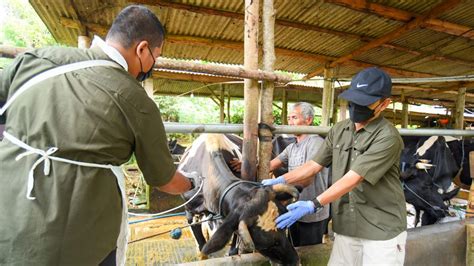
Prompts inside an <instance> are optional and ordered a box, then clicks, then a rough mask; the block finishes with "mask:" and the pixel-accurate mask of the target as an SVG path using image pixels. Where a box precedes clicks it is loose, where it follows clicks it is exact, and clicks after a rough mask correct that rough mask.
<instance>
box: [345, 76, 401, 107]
mask: <svg viewBox="0 0 474 266" xmlns="http://www.w3.org/2000/svg"><path fill="white" fill-rule="evenodd" d="M391 95H392V79H391V78H390V76H389V75H388V74H387V73H385V72H384V71H383V70H381V69H380V68H377V67H370V68H366V69H364V70H362V71H360V72H359V73H357V75H355V76H354V77H353V78H352V81H351V86H350V88H349V89H348V90H346V91H344V92H342V93H341V94H339V98H342V99H345V100H347V101H350V102H353V103H356V104H358V105H362V106H369V105H371V104H373V103H374V102H376V101H378V100H379V99H381V98H388V97H390V96H391Z"/></svg>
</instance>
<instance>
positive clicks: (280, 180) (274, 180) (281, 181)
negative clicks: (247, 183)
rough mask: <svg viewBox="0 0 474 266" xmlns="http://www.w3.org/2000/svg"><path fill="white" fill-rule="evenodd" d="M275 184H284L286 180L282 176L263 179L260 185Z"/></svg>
mask: <svg viewBox="0 0 474 266" xmlns="http://www.w3.org/2000/svg"><path fill="white" fill-rule="evenodd" d="M276 184H286V180H285V178H284V177H283V176H279V177H277V178H270V179H263V180H262V185H264V186H273V185H276Z"/></svg>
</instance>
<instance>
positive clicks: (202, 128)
mask: <svg viewBox="0 0 474 266" xmlns="http://www.w3.org/2000/svg"><path fill="white" fill-rule="evenodd" d="M164 124H165V130H166V133H224V134H228V133H234V134H241V133H242V132H243V128H244V126H243V125H242V124H232V125H222V124H183V123H164ZM275 128H276V129H275V131H274V133H275V134H319V135H326V134H327V133H328V132H329V129H330V127H316V126H275ZM398 132H400V135H402V136H463V137H474V130H459V129H428V128H423V129H406V128H402V129H398Z"/></svg>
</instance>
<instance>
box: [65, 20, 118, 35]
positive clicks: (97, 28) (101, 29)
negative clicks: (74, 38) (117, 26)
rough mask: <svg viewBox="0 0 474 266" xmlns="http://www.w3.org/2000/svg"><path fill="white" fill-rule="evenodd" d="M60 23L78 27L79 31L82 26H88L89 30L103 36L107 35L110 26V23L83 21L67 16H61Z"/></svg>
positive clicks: (68, 26)
mask: <svg viewBox="0 0 474 266" xmlns="http://www.w3.org/2000/svg"><path fill="white" fill-rule="evenodd" d="M59 23H60V24H61V25H63V26H64V27H67V28H71V29H77V30H79V31H80V30H81V28H82V27H86V28H87V29H88V30H89V31H92V32H94V33H97V35H100V36H102V37H104V36H105V35H107V32H108V31H109V28H110V26H109V25H102V24H97V23H89V22H83V23H81V21H79V20H76V19H71V18H66V17H59Z"/></svg>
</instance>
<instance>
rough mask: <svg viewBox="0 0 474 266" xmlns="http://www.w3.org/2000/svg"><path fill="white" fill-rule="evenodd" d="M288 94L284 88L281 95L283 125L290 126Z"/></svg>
mask: <svg viewBox="0 0 474 266" xmlns="http://www.w3.org/2000/svg"><path fill="white" fill-rule="evenodd" d="M287 116H288V92H287V91H286V89H285V88H283V92H282V95H281V124H282V125H288V120H287V118H286V117H287Z"/></svg>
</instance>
